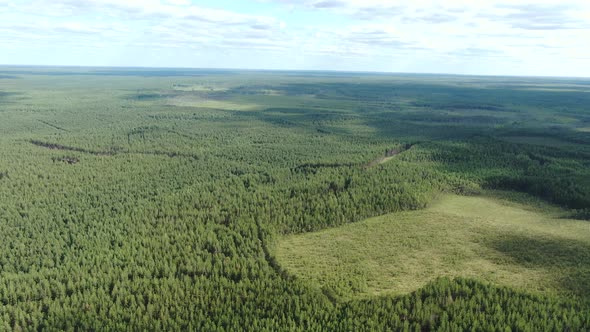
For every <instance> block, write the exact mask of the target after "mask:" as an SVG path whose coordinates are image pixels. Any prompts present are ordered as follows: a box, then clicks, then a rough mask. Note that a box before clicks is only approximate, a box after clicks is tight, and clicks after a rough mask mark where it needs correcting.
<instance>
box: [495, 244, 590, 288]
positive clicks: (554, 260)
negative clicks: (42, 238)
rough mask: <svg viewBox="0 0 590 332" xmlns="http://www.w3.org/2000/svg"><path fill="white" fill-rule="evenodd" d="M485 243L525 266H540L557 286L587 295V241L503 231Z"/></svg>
mask: <svg viewBox="0 0 590 332" xmlns="http://www.w3.org/2000/svg"><path fill="white" fill-rule="evenodd" d="M488 246H489V247H490V248H492V249H494V250H497V251H499V252H501V253H502V254H504V255H506V256H507V257H509V258H511V259H512V260H514V262H515V263H517V264H520V265H522V266H525V267H531V268H543V269H546V270H547V273H549V274H552V277H554V278H555V279H557V280H558V281H559V283H560V285H561V287H562V288H563V289H565V290H568V291H571V292H573V293H574V294H577V295H580V296H589V295H590V244H588V243H584V242H581V241H576V240H572V239H564V238H554V237H553V238H549V237H532V236H527V235H516V234H505V235H504V236H501V237H499V238H495V239H493V240H490V242H489V244H488Z"/></svg>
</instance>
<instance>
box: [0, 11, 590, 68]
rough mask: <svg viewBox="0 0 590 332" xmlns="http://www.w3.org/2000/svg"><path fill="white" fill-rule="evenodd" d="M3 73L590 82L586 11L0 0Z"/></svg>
mask: <svg viewBox="0 0 590 332" xmlns="http://www.w3.org/2000/svg"><path fill="white" fill-rule="evenodd" d="M0 64H9V65H68V66H139V67H189V68H243V69H278V70H339V71H376V72H404V73H451V74H476V75H526V76H582V77H590V1H589V0H560V1H554V0H553V1H545V0H534V1H528V0H480V1H476V0H471V1H468V0H445V1H434V0H412V1H408V0H404V1H398V0H214V1H206V0H128V1H124V0H30V1H27V0H0Z"/></svg>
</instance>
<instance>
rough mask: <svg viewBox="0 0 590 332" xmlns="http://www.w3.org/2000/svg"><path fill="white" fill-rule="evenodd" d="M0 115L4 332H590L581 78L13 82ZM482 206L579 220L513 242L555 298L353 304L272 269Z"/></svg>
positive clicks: (96, 77)
mask: <svg viewBox="0 0 590 332" xmlns="http://www.w3.org/2000/svg"><path fill="white" fill-rule="evenodd" d="M0 117H1V119H2V120H1V121H0V156H1V157H0V252H1V253H2V254H1V255H0V330H6V331H9V330H15V331H19V330H22V331H35V330H43V331H45V330H49V331H51V330H66V331H75V330H95V331H102V330H150V331H162V330H199V331H237V330H251V331H292V330H299V331H380V330H387V331H389V330H403V331H431V330H432V331H434V330H437V331H457V330H473V331H541V330H552V331H553V330H554V331H584V330H588V329H590V301H589V299H590V269H589V268H588V266H589V265H588V263H589V262H590V258H589V256H588V255H589V254H588V253H590V223H588V221H587V220H588V219H589V218H590V81H589V80H583V79H573V78H572V79H565V78H551V79H550V78H508V77H475V76H474V77H469V76H435V75H401V74H400V75H385V74H363V73H334V72H325V73H324V72H255V71H228V70H224V71H214V70H181V69H178V70H176V69H174V70H173V69H108V68H104V69H98V68H94V69H91V68H43V67H36V68H28V67H0ZM491 190H500V191H502V192H504V193H505V195H510V193H512V192H518V193H521V194H522V195H525V197H528V198H527V199H529V200H530V201H534V202H542V203H539V204H546V205H547V206H551V207H552V208H555V209H560V211H562V215H563V218H564V219H568V220H570V219H577V220H581V221H582V222H585V223H587V224H586V225H588V226H587V228H585V230H586V232H585V233H584V231H582V232H581V233H579V234H576V236H578V237H580V238H582V240H576V241H577V242H573V240H568V239H565V238H558V237H555V236H553V237H552V235H551V234H547V235H546V238H544V239H543V241H545V242H539V243H543V245H544V246H545V247H544V249H543V250H547V248H548V246H549V248H550V250H552V252H554V253H555V255H554V256H551V257H552V258H551V259H546V258H545V256H543V255H542V254H539V255H537V254H535V253H537V251H536V250H537V248H538V246H537V242H531V243H526V241H528V240H527V238H523V239H520V240H519V241H518V243H519V245H521V246H522V248H529V249H527V250H530V252H528V255H529V256H530V257H533V258H534V263H535V269H537V271H538V273H543V271H545V270H544V269H554V268H556V264H557V266H559V259H555V257H560V255H562V256H567V257H568V260H567V262H568V266H567V267H568V271H569V272H570V273H571V275H569V276H568V278H564V279H563V281H562V284H560V285H558V286H556V287H555V288H554V290H553V291H550V292H539V291H537V290H534V289H526V288H513V287H507V286H503V285H498V284H494V283H492V282H488V281H485V280H483V279H479V278H473V277H469V278H464V277H455V278H449V277H446V276H444V275H437V274H436V273H433V274H432V278H431V281H430V282H429V283H427V284H426V285H425V286H424V287H422V288H420V289H419V290H417V291H413V292H411V293H408V294H402V295H388V294H384V295H374V296H370V295H368V296H364V297H355V296H350V297H348V296H342V294H338V293H336V292H334V291H333V290H331V289H329V288H326V287H318V286H317V285H315V284H312V283H310V282H308V281H307V280H306V279H304V278H300V277H298V276H297V275H296V274H294V273H293V272H292V271H290V270H288V269H286V268H285V267H284V266H283V265H282V264H281V261H280V260H278V259H277V257H276V255H275V252H274V248H275V245H276V243H278V242H279V241H281V239H282V238H283V237H285V236H289V235H293V234H303V233H308V232H314V231H319V230H324V229H329V228H334V227H338V226H342V225H345V224H349V223H355V222H359V221H362V220H364V219H366V218H370V217H375V216H380V215H384V214H388V213H394V215H395V213H396V212H401V211H411V210H421V209H424V208H426V207H428V206H429V205H430V204H431V203H432V202H433V201H435V200H436V199H437V198H438V197H440V196H441V195H448V194H454V195H464V196H475V195H482V194H485V193H486V192H488V191H491ZM518 197H521V196H518ZM533 205H534V204H533ZM531 208H534V206H532V207H531ZM555 222H556V223H559V220H557V221H555ZM556 227H559V225H556ZM584 239H585V240H584ZM531 241H532V240H531ZM504 245H511V246H514V245H515V243H514V242H510V241H505V244H504ZM527 246H528V247H527ZM519 248H520V247H519ZM530 248H532V249H530ZM501 249H502V248H498V251H500V252H501V251H502V250H501ZM541 253H543V251H541ZM529 256H527V257H525V258H523V259H522V261H521V263H522V264H525V265H526V264H529V263H530V262H531V261H530V259H531V258H530V257H529ZM572 262H573V263H572ZM351 282H352V281H351ZM347 289H348V288H347Z"/></svg>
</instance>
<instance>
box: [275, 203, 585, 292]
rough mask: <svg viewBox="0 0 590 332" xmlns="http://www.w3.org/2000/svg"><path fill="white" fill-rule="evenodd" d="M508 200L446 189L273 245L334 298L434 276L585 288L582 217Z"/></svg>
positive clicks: (537, 287)
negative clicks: (407, 205)
mask: <svg viewBox="0 0 590 332" xmlns="http://www.w3.org/2000/svg"><path fill="white" fill-rule="evenodd" d="M516 201H519V202H516ZM516 201H515V200H507V199H505V195H504V194H498V193H488V194H487V195H485V196H480V197H463V196H454V195H448V196H444V197H442V198H440V199H439V200H438V201H436V202H435V203H434V204H432V206H430V207H429V208H427V209H425V210H421V211H412V212H404V213H395V214H388V215H384V216H380V217H376V218H370V219H367V220H365V221H363V222H359V223H354V224H349V225H346V226H343V227H339V228H334V229H328V230H325V231H321V232H316V233H308V234H303V235H294V236H288V237H285V238H283V239H282V240H281V241H279V242H278V243H277V244H276V247H275V254H276V256H277V258H278V260H279V262H280V263H281V265H282V266H284V267H285V268H286V269H287V270H288V271H289V272H291V273H293V274H295V275H296V276H298V277H300V278H301V279H304V280H307V281H309V282H310V283H312V284H315V285H317V286H318V287H321V288H322V289H323V290H324V291H325V292H330V293H332V294H333V295H336V296H339V297H340V298H342V299H348V298H352V297H364V296H368V295H383V294H404V293H408V292H411V291H414V290H417V289H419V288H420V287H422V286H424V285H425V284H426V283H427V282H429V281H431V280H433V279H435V278H436V277H439V276H450V277H457V276H462V277H474V278H477V279H482V280H486V281H490V282H493V283H496V284H500V285H507V286H513V287H516V288H519V289H525V290H529V291H533V292H541V293H552V294H577V295H582V296H588V295H590V223H588V222H587V221H579V220H570V219H564V218H562V215H563V212H562V211H561V210H559V209H556V208H554V207H551V206H548V205H544V204H542V203H540V202H534V204H533V203H530V202H526V201H527V200H526V199H522V197H521V199H520V200H516ZM525 202H526V203H525Z"/></svg>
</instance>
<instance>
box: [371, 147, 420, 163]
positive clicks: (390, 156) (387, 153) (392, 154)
mask: <svg viewBox="0 0 590 332" xmlns="http://www.w3.org/2000/svg"><path fill="white" fill-rule="evenodd" d="M412 146H413V145H412V144H406V145H405V146H403V147H401V148H396V149H387V150H385V154H384V155H383V156H381V157H379V158H376V159H373V160H371V161H370V162H369V163H368V164H366V165H365V168H371V167H375V166H377V165H380V164H384V163H386V162H388V161H390V160H391V159H393V158H395V156H397V155H398V154H400V153H402V152H404V151H407V150H409V149H411V148H412Z"/></svg>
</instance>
